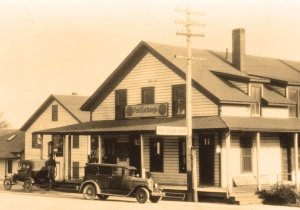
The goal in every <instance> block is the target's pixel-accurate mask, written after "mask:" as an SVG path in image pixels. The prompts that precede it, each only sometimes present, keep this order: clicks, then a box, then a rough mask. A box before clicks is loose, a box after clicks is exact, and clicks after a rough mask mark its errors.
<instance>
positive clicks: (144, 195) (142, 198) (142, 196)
mask: <svg viewBox="0 0 300 210" xmlns="http://www.w3.org/2000/svg"><path fill="white" fill-rule="evenodd" d="M148 199H149V191H148V190H147V189H145V188H144V187H141V188H139V189H138V190H137V192H136V200H137V201H138V202H139V203H146V202H147V201H148Z"/></svg>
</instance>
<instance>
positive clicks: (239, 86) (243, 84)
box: [227, 80, 248, 95]
mask: <svg viewBox="0 0 300 210" xmlns="http://www.w3.org/2000/svg"><path fill="white" fill-rule="evenodd" d="M227 81H228V82H229V83H230V84H232V85H233V86H235V87H236V88H237V89H239V90H240V91H242V92H243V93H245V94H247V95H248V83H246V82H238V81H233V80H227Z"/></svg>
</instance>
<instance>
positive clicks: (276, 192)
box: [260, 185, 298, 204]
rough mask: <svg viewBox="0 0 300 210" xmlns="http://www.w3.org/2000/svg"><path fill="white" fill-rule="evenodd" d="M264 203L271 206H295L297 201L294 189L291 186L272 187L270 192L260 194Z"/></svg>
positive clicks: (265, 191) (263, 191)
mask: <svg viewBox="0 0 300 210" xmlns="http://www.w3.org/2000/svg"><path fill="white" fill-rule="evenodd" d="M260 195H261V197H262V198H263V199H264V202H266V203H271V204H295V203H297V200H298V195H297V192H296V187H295V186H292V185H278V186H277V185H274V186H272V188H271V190H262V191H261V192H260Z"/></svg>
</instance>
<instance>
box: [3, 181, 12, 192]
mask: <svg viewBox="0 0 300 210" xmlns="http://www.w3.org/2000/svg"><path fill="white" fill-rule="evenodd" d="M11 186H12V181H11V180H10V179H4V181H3V187H4V189H5V190H10V189H11Z"/></svg>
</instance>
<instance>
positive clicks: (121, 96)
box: [115, 90, 127, 119]
mask: <svg viewBox="0 0 300 210" xmlns="http://www.w3.org/2000/svg"><path fill="white" fill-rule="evenodd" d="M126 105H127V91H126V90H116V92H115V118H116V119H124V118H125V106H126Z"/></svg>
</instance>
